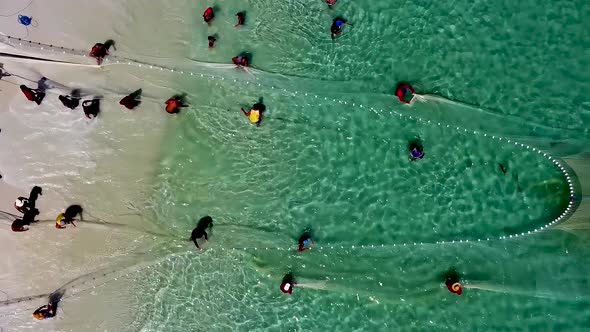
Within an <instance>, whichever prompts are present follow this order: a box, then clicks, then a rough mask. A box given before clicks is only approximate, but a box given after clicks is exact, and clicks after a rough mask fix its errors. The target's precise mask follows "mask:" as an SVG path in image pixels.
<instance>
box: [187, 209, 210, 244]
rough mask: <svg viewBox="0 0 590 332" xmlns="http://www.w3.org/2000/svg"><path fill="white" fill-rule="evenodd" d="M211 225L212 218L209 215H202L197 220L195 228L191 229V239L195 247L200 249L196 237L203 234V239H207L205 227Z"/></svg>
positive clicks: (200, 236)
mask: <svg viewBox="0 0 590 332" xmlns="http://www.w3.org/2000/svg"><path fill="white" fill-rule="evenodd" d="M210 226H213V219H212V218H211V217H209V216H206V217H203V218H201V219H200V220H199V222H198V223H197V227H195V229H193V231H192V233H191V241H193V242H194V244H195V246H197V248H199V249H201V247H199V243H198V242H197V239H200V238H202V237H203V236H204V237H205V240H207V241H208V240H209V238H208V237H207V231H206V230H207V228H208V227H210Z"/></svg>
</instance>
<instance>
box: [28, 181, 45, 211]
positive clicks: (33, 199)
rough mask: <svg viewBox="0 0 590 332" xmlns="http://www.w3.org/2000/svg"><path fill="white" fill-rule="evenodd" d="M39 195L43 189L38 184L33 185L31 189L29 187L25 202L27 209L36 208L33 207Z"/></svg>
mask: <svg viewBox="0 0 590 332" xmlns="http://www.w3.org/2000/svg"><path fill="white" fill-rule="evenodd" d="M39 195H43V189H42V188H41V187H39V186H34V187H33V189H31V193H30V194H29V199H28V202H27V204H26V206H27V208H28V209H29V210H37V209H36V208H35V204H36V203H37V199H38V198H39ZM37 212H38V211H37Z"/></svg>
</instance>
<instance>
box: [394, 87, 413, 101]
mask: <svg viewBox="0 0 590 332" xmlns="http://www.w3.org/2000/svg"><path fill="white" fill-rule="evenodd" d="M414 94H415V92H414V88H413V87H412V86H411V85H409V84H405V83H400V84H398V85H397V88H395V95H396V96H397V99H399V101H401V102H402V103H404V104H408V105H409V104H410V103H411V102H412V100H413V99H414Z"/></svg>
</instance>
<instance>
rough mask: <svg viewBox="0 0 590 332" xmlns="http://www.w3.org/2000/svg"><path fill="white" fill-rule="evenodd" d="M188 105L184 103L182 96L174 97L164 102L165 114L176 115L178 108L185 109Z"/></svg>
mask: <svg viewBox="0 0 590 332" xmlns="http://www.w3.org/2000/svg"><path fill="white" fill-rule="evenodd" d="M187 106H188V104H185V103H184V96H182V95H176V96H172V97H171V98H170V99H168V100H166V112H168V113H170V114H176V113H179V112H180V108H182V107H187Z"/></svg>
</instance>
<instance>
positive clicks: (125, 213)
mask: <svg viewBox="0 0 590 332" xmlns="http://www.w3.org/2000/svg"><path fill="white" fill-rule="evenodd" d="M23 3H24V5H26V4H27V2H26V1H16V0H10V1H3V2H2V4H0V13H11V12H15V11H18V10H19V9H20V8H22V7H24V5H23ZM115 7H116V5H114V4H111V3H108V4H104V3H101V2H92V1H84V2H81V3H80V2H77V3H76V5H75V6H72V3H71V1H54V2H52V3H51V6H48V5H47V4H45V3H43V2H40V1H39V2H36V1H35V2H32V3H31V5H30V6H29V7H27V9H26V14H27V15H30V16H32V17H33V18H34V19H35V20H37V22H38V24H39V26H38V27H37V28H34V27H29V33H28V39H30V40H35V41H39V42H42V43H47V44H54V43H57V42H59V43H61V44H62V45H68V46H69V47H72V48H78V49H89V48H90V47H91V46H92V45H93V44H94V43H95V42H102V41H104V40H105V39H107V38H108V37H110V36H112V35H113V34H114V33H113V32H112V31H111V29H112V28H113V24H112V23H113V22H111V21H109V19H116V17H115V16H114V12H113V11H116V8H115ZM64 16H67V17H69V18H68V20H64V19H52V17H54V18H61V17H64ZM16 17H17V16H16V15H15V16H14V17H12V18H10V20H9V19H8V18H6V19H4V18H3V19H2V21H0V32H1V33H2V34H4V35H8V36H17V37H25V32H26V31H25V29H26V28H25V27H24V26H22V25H18V24H16V23H15V22H14V21H16ZM0 38H1V37H0ZM0 52H3V53H7V54H20V55H26V56H31V57H36V58H40V59H58V60H60V61H69V62H74V63H81V64H86V65H84V66H78V65H71V64H66V63H56V62H47V61H43V60H30V59H22V58H14V57H10V56H5V55H4V56H0V63H2V64H3V67H4V69H5V70H6V71H7V72H8V73H11V74H12V75H13V76H10V77H4V78H3V79H2V80H1V81H0V104H1V105H2V106H1V107H0V128H1V129H2V131H1V132H0V146H1V149H0V174H2V175H3V179H2V180H0V209H1V210H2V211H6V212H8V213H11V214H19V213H18V212H17V211H16V210H15V208H14V207H13V202H14V200H15V199H16V197H18V196H28V194H29V191H30V190H31V188H32V187H33V186H35V185H38V186H41V187H42V188H43V195H42V196H40V198H39V200H38V202H37V207H38V208H39V210H40V211H41V214H40V216H39V217H38V219H40V220H42V221H41V222H39V223H36V224H34V225H32V226H31V229H30V230H29V231H27V232H24V233H13V232H11V230H10V222H11V221H10V220H3V221H2V225H3V226H2V229H1V230H0V238H1V241H0V246H1V247H0V248H1V250H2V252H3V259H2V260H0V290H1V291H2V294H1V295H0V296H1V297H2V298H1V299H2V300H4V301H5V302H6V301H9V300H12V299H16V298H21V297H26V296H30V295H36V294H46V293H50V292H52V291H54V290H56V289H57V288H58V287H60V286H62V285H63V284H66V283H67V282H69V281H70V280H72V279H75V278H77V277H79V276H82V275H84V274H87V273H91V272H94V271H97V270H100V269H101V268H104V267H113V266H121V267H124V266H128V265H129V262H130V261H131V260H129V259H128V257H129V256H128V254H129V253H134V252H142V251H143V250H146V248H149V246H150V242H151V241H153V240H151V239H150V235H148V234H147V233H145V232H141V229H149V228H150V225H149V222H148V221H147V220H146V218H142V217H140V216H139V215H140V214H141V215H142V216H146V215H148V214H149V211H145V210H142V207H144V206H146V204H147V202H148V201H149V199H150V197H148V196H147V193H148V192H149V190H148V189H149V188H150V186H151V183H152V178H153V175H154V171H155V168H156V167H157V166H158V158H159V154H160V148H161V146H160V145H161V142H162V139H163V137H164V132H165V130H166V125H167V123H168V122H167V121H165V120H169V119H167V118H166V114H165V113H164V112H163V111H162V107H163V106H162V105H163V100H160V99H158V98H157V97H159V96H157V97H155V95H154V93H153V90H152V91H149V88H148V89H147V90H146V89H145V84H144V83H145V81H146V80H145V76H144V75H143V74H139V73H136V72H133V70H122V67H121V66H120V67H104V68H101V67H98V66H96V63H95V60H94V59H90V58H88V57H83V56H76V55H71V54H61V55H59V56H58V55H57V54H55V53H53V54H48V53H43V52H34V50H32V49H30V48H29V49H26V48H22V49H19V48H15V47H12V46H11V45H8V44H6V43H3V44H0ZM35 53H37V54H35ZM39 53H40V54H39ZM41 77H47V78H48V79H49V80H50V81H52V82H53V85H55V86H56V88H53V89H49V90H48V91H47V96H46V97H45V99H44V101H43V103H42V104H41V105H39V106H38V105H36V104H35V103H33V102H30V101H28V100H26V98H24V96H23V95H22V93H21V92H20V90H19V88H18V85H19V84H25V85H28V86H29V87H31V88H36V83H34V82H35V81H37V80H39V79H40V78H41ZM162 78H163V77H160V79H162ZM74 88H79V89H82V92H83V95H85V96H84V98H91V97H92V96H100V97H101V98H102V100H101V111H102V113H101V114H100V116H99V117H98V118H97V119H95V120H90V119H87V118H85V117H84V114H83V112H82V109H81V107H79V108H78V109H76V110H69V109H67V108H65V107H63V105H61V102H60V101H59V100H58V99H57V97H58V95H59V94H68V93H69V92H70V90H71V89H74ZM139 88H144V98H143V99H142V104H141V105H140V106H139V107H138V108H137V109H136V110H133V111H129V110H127V109H125V108H124V107H122V106H121V105H119V104H118V101H119V99H120V98H122V97H123V96H124V95H126V94H128V93H131V92H132V91H134V90H136V89H139ZM161 89H164V90H166V88H165V87H162V88H161ZM150 94H151V95H150ZM84 98H83V99H84ZM139 119H141V120H139ZM70 204H81V205H82V206H83V207H84V211H85V218H86V219H88V220H89V222H79V223H78V227H72V226H69V227H68V228H67V229H65V230H58V229H56V228H55V227H54V222H52V220H54V219H55V216H56V215H57V214H58V213H60V212H62V211H63V210H64V209H65V208H66V207H67V206H68V205H70ZM138 209H139V210H138ZM97 218H100V219H101V220H106V221H109V222H116V223H121V224H128V225H132V226H133V228H121V227H118V228H113V227H111V226H109V225H105V224H103V223H101V222H99V221H98V222H97ZM135 229H139V230H135ZM117 262H118V263H117ZM117 264H119V265H117ZM109 272H112V271H109ZM109 276H110V275H109ZM103 279H104V278H103ZM117 286H118V287H117V289H115V291H116V292H117V294H115V296H114V297H113V296H112V294H111V296H108V297H109V298H110V299H111V301H108V302H107V301H99V300H97V298H99V297H102V296H103V295H102V294H105V293H108V292H109V289H110V288H109V287H103V288H101V289H100V291H99V292H98V293H94V295H92V293H91V292H88V293H81V295H82V297H84V296H87V297H86V298H82V299H79V298H75V297H74V298H70V299H68V300H67V301H63V303H62V307H61V309H60V310H63V311H66V312H68V316H69V317H70V319H68V320H67V322H66V321H62V320H60V318H59V316H60V314H59V313H58V317H57V319H54V320H49V321H42V322H39V321H36V320H34V319H32V316H31V314H32V311H30V308H36V307H38V306H40V305H42V304H44V301H46V299H43V298H42V299H36V300H32V301H24V302H21V303H16V304H10V305H3V306H1V307H0V315H4V316H3V317H2V319H0V321H2V323H0V327H2V329H3V331H22V330H25V329H26V330H34V331H49V330H56V331H57V330H59V331H96V330H97V329H100V330H105V331H106V330H109V331H113V330H115V327H116V326H121V325H120V324H122V322H119V321H116V318H113V317H112V315H111V314H112V312H119V313H120V312H123V311H124V309H123V308H125V307H126V306H127V305H128V303H126V301H125V300H124V299H126V298H127V297H126V296H125V290H124V289H121V288H119V286H120V283H119V284H118V285H117ZM110 291H113V289H111V290H110ZM67 296H68V294H66V297H67ZM114 298H116V299H120V301H117V302H113V301H112V299H114ZM89 306H90V307H89ZM33 310H34V309H33ZM89 312H94V313H95V314H94V315H90V316H89V315H88V314H87V313H89ZM117 317H119V316H117ZM85 328H86V329H85Z"/></svg>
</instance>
